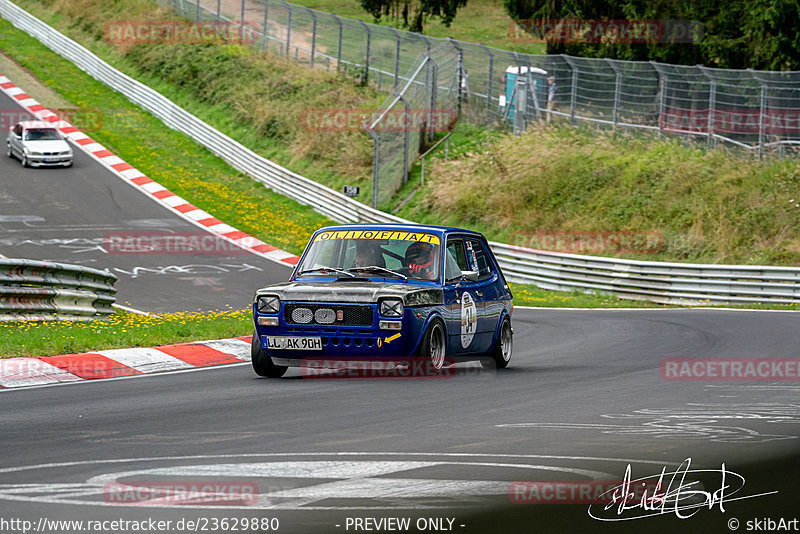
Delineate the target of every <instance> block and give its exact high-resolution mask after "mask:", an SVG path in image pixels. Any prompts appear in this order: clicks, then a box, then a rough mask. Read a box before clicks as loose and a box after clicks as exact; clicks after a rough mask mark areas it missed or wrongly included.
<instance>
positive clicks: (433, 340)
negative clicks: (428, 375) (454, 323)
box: [420, 321, 447, 372]
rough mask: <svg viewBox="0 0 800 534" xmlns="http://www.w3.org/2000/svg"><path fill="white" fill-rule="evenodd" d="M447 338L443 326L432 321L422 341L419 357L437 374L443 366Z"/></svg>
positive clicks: (438, 322)
mask: <svg viewBox="0 0 800 534" xmlns="http://www.w3.org/2000/svg"><path fill="white" fill-rule="evenodd" d="M446 341H447V338H446V337H445V333H444V325H443V324H442V323H441V321H434V322H433V323H431V325H430V326H429V327H428V330H427V331H425V337H424V338H423V339H422V346H421V348H420V356H421V357H422V358H423V359H424V360H425V363H426V364H427V365H429V366H430V369H431V370H432V371H434V372H438V371H439V370H441V368H442V367H444V365H445V360H446V355H447V345H446Z"/></svg>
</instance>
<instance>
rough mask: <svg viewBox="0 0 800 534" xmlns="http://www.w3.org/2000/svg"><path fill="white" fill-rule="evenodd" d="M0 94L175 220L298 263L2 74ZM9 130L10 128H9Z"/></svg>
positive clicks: (254, 250)
mask: <svg viewBox="0 0 800 534" xmlns="http://www.w3.org/2000/svg"><path fill="white" fill-rule="evenodd" d="M0 90H2V91H3V92H4V93H5V94H7V95H8V96H9V97H11V98H12V99H13V100H15V101H16V102H17V103H18V104H19V105H20V106H21V107H22V108H23V109H25V110H26V111H28V112H29V113H31V115H33V116H35V117H37V118H38V119H39V120H43V121H46V122H49V123H52V124H53V125H54V127H55V128H57V129H58V130H59V131H60V132H61V133H63V134H64V135H65V136H66V137H67V139H69V140H70V141H72V143H73V144H74V145H75V146H76V147H77V148H79V149H80V150H83V151H84V152H85V153H87V154H88V155H89V156H91V157H92V158H94V159H95V160H97V161H98V162H100V164H101V165H103V166H104V167H106V168H107V169H108V170H109V171H111V172H112V173H114V174H115V175H117V176H118V177H119V178H121V179H122V180H124V181H125V182H127V183H128V184H130V185H132V186H134V187H136V188H137V189H138V190H139V191H141V192H142V193H144V194H146V195H148V196H149V197H150V198H152V199H153V200H155V201H156V202H158V203H159V204H161V205H163V206H165V207H166V208H167V209H169V210H171V211H172V212H173V213H175V214H176V215H178V216H179V217H182V218H183V219H185V220H187V221H189V222H190V223H192V224H194V225H196V226H198V227H200V228H202V229H204V230H206V231H208V232H210V233H211V234H213V235H215V236H217V237H220V238H222V239H224V240H226V241H228V242H230V243H233V244H235V245H236V246H238V247H241V248H243V249H244V250H247V251H249V252H252V253H253V254H257V255H259V256H262V257H264V258H266V259H269V260H272V261H276V262H278V263H281V264H283V265H287V266H292V265H296V264H297V262H298V261H299V260H300V258H298V257H297V256H295V255H294V254H292V253H290V252H286V251H285V250H281V249H279V248H277V247H273V246H272V245H269V244H267V243H264V242H263V241H261V240H260V239H257V238H255V237H253V236H251V235H249V234H246V233H245V232H241V231H239V230H237V229H236V228H234V227H232V226H230V225H228V224H225V223H224V222H222V221H220V220H219V219H217V218H215V217H214V216H212V215H210V214H209V213H206V212H205V211H203V210H201V209H200V208H198V207H197V206H194V205H192V204H190V203H189V202H187V201H186V200H184V199H183V198H181V197H179V196H178V195H176V194H175V193H173V192H172V191H170V190H169V189H167V188H166V187H164V186H162V185H161V184H159V183H157V182H155V181H154V180H152V179H150V178H148V177H147V176H145V174H144V173H143V172H141V171H139V170H138V169H136V168H134V167H133V166H132V165H130V164H128V163H126V162H125V161H124V160H122V159H121V158H119V157H117V156H116V155H115V154H113V153H112V152H111V151H109V150H108V149H106V148H105V147H104V146H103V145H101V144H100V143H98V142H96V141H95V140H94V139H92V138H91V137H89V136H88V135H86V134H85V133H83V132H81V131H80V130H78V129H77V128H75V127H74V126H73V125H72V124H70V123H68V122H66V121H64V120H61V118H60V117H59V116H58V115H56V114H55V113H53V112H52V111H50V110H49V109H47V108H45V107H44V106H42V105H41V104H39V103H38V102H37V101H36V100H34V99H33V98H31V97H30V96H29V95H28V94H26V93H25V91H23V90H22V89H21V88H20V87H17V86H16V85H15V84H14V83H13V82H12V81H11V80H9V79H8V78H7V77H5V76H3V75H2V73H0ZM10 126H13V124H12V125H10ZM2 133H3V135H5V134H7V132H2Z"/></svg>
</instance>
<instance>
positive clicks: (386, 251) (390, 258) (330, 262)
mask: <svg viewBox="0 0 800 534" xmlns="http://www.w3.org/2000/svg"><path fill="white" fill-rule="evenodd" d="M440 258H441V242H440V240H439V237H438V236H436V235H434V234H429V233H426V232H400V231H394V230H355V229H354V230H335V231H328V232H320V233H319V234H317V235H316V236H315V237H314V241H313V242H312V243H311V246H310V247H309V250H308V253H307V254H306V255H305V257H304V259H303V261H302V263H301V264H300V265H299V266H298V269H297V271H296V272H297V273H298V275H299V276H303V277H305V276H337V275H338V274H339V273H340V272H341V271H347V272H352V273H357V274H358V275H359V276H363V275H365V274H369V275H371V276H372V277H380V278H397V279H400V280H407V279H409V280H426V281H436V280H438V279H439V274H440V273H439V271H440V265H441V262H440Z"/></svg>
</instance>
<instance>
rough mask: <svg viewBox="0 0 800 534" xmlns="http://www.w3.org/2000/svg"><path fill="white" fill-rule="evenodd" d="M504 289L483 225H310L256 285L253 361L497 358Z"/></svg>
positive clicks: (268, 368) (506, 307) (270, 372)
mask: <svg viewBox="0 0 800 534" xmlns="http://www.w3.org/2000/svg"><path fill="white" fill-rule="evenodd" d="M511 311H512V304H511V291H510V290H509V288H508V284H507V283H506V281H505V279H504V278H503V273H502V272H501V271H500V267H499V266H498V264H497V261H496V260H495V258H494V256H493V255H492V252H491V250H490V249H489V246H488V244H487V242H486V239H485V238H484V237H483V235H481V234H479V233H477V232H472V231H468V230H461V229H458V228H447V227H439V226H423V225H394V224H393V225H387V224H382V225H347V226H329V227H326V228H322V229H320V230H317V231H316V232H315V233H314V235H313V236H312V237H311V240H310V242H309V244H308V245H307V246H306V249H305V252H303V256H302V258H301V259H300V261H299V263H298V264H297V266H296V267H295V270H294V272H293V273H292V276H291V278H290V279H289V281H288V282H286V283H280V284H273V285H270V286H267V287H264V288H261V289H259V290H258V291H256V294H255V298H254V299H253V318H254V322H255V333H254V334H253V344H252V363H253V369H254V370H255V372H256V373H257V374H259V375H260V376H265V377H271V378H277V377H280V376H283V374H284V373H285V372H286V370H287V368H288V367H300V366H306V365H309V363H312V362H313V363H314V365H319V362H329V363H331V362H336V363H341V362H342V361H346V362H361V361H365V362H383V363H386V364H389V363H395V364H397V365H409V364H410V363H411V362H412V361H415V362H419V361H422V362H424V363H425V366H426V367H427V368H428V369H430V370H431V371H432V372H434V373H436V372H438V371H439V370H440V369H442V367H444V366H446V365H449V364H452V363H455V362H457V361H469V360H478V361H480V362H481V363H482V364H483V366H484V367H493V368H505V367H506V366H507V365H508V363H509V361H510V359H511V350H512V344H513V343H512V335H513V331H512V329H511Z"/></svg>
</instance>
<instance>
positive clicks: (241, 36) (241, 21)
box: [239, 0, 244, 41]
mask: <svg viewBox="0 0 800 534" xmlns="http://www.w3.org/2000/svg"><path fill="white" fill-rule="evenodd" d="M239 39H240V40H242V41H244V0H242V10H241V13H240V16H239Z"/></svg>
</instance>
